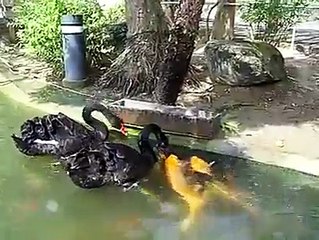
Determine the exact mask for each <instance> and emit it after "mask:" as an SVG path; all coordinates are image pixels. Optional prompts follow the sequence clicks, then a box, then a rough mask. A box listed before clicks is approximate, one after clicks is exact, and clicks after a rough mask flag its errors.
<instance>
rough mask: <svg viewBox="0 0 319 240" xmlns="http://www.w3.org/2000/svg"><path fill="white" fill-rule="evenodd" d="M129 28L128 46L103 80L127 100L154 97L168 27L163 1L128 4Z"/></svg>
mask: <svg viewBox="0 0 319 240" xmlns="http://www.w3.org/2000/svg"><path fill="white" fill-rule="evenodd" d="M125 6H126V19H127V24H128V33H127V37H128V40H127V44H126V48H125V50H124V51H123V53H122V54H121V55H120V56H119V57H118V58H117V59H116V60H115V62H114V63H113V64H112V65H111V67H110V69H109V70H108V71H107V72H106V73H105V74H104V75H103V76H102V77H101V79H100V82H102V87H108V88H112V89H115V90H119V91H121V92H122V95H124V96H133V95H137V94H139V93H149V94H150V93H152V92H153V91H154V88H155V82H156V81H155V73H156V72H157V69H158V63H160V62H161V61H162V58H163V49H162V44H163V42H165V41H166V39H167V37H168V26H167V23H166V18H165V15H164V12H163V10H162V7H161V4H160V0H125Z"/></svg>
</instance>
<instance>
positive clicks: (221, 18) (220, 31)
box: [210, 0, 236, 40]
mask: <svg viewBox="0 0 319 240" xmlns="http://www.w3.org/2000/svg"><path fill="white" fill-rule="evenodd" d="M225 3H236V0H219V3H218V5H217V11H216V15H215V19H214V25H213V29H212V31H211V35H210V39H211V40H213V39H216V40H222V39H223V40H232V39H233V38H234V23H235V12H236V6H225Z"/></svg>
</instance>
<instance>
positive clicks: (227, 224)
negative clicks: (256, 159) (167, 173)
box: [0, 95, 319, 240]
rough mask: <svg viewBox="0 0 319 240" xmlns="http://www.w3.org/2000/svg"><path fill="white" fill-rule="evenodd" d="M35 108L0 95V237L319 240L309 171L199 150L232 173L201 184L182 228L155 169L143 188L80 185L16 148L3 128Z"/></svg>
mask: <svg viewBox="0 0 319 240" xmlns="http://www.w3.org/2000/svg"><path fill="white" fill-rule="evenodd" d="M35 115H37V113H36V112H35V111H32V110H30V109H23V108H22V107H20V106H18V105H17V104H15V103H12V102H9V101H8V100H7V99H6V98H4V97H3V96H2V95H0V125H1V128H0V151H1V156H2V157H1V165H0V213H1V218H0V239H5V240H11V239H13V240H18V239H24V240H56V239H59V240H87V239H116V240H117V239H118V240H121V239H156V240H161V239H172V240H175V239H192V240H193V239H194V240H195V239H200V240H202V239H203V240H205V239H210V240H211V239H216V240H217V239H222V240H225V239H226V240H228V239H231V240H232V239H243V240H249V239H252V240H256V239H257V240H258V239H305V240H311V239H319V202H318V199H319V181H318V179H316V178H312V177H306V176H303V175H301V174H296V173H293V172H291V171H286V170H282V169H277V168H272V167H265V166H262V165H258V164H248V163H247V162H245V161H235V160H233V159H224V160H225V161H222V162H221V158H220V157H219V156H216V155H211V154H206V155H205V156H203V157H204V158H205V159H210V160H212V161H213V160H214V161H216V164H215V165H214V173H215V174H217V175H218V178H219V179H222V175H224V174H227V173H229V172H230V170H232V171H231V173H232V174H231V175H232V176H233V179H232V180H231V181H222V180H221V181H219V182H214V184H215V186H214V185H213V186H210V188H207V189H210V190H209V191H207V196H206V198H205V204H204V205H203V206H202V207H201V211H200V214H198V216H197V215H196V217H195V218H193V219H194V220H193V222H192V224H190V226H189V227H188V228H187V231H186V232H183V231H181V224H182V223H183V221H184V220H185V219H186V218H187V217H188V216H189V208H188V205H187V203H186V202H185V200H184V199H183V198H181V197H180V196H179V194H177V193H176V192H175V191H173V190H172V189H171V188H170V187H169V184H168V183H167V180H166V178H165V177H164V176H163V174H160V173H159V170H158V169H154V171H153V174H152V176H150V180H149V181H145V182H144V183H143V186H144V193H141V192H137V191H131V192H126V193H124V192H122V191H121V190H120V189H118V188H114V187H104V188H100V189H95V190H83V189H79V188H77V187H75V186H74V185H73V184H72V183H71V181H70V180H69V179H68V177H67V176H66V174H65V173H64V172H63V171H61V169H59V168H58V167H54V166H52V164H51V163H52V162H53V161H52V159H50V158H47V157H38V158H30V157H26V156H23V155H21V154H20V153H19V152H17V151H16V149H15V147H14V146H13V144H12V142H11V140H10V134H11V133H12V132H14V131H17V130H18V129H19V126H20V124H21V122H22V121H23V120H25V119H26V118H28V117H31V116H35ZM132 144H134V145H135V142H134V141H133V142H132ZM178 150H179V151H181V152H184V151H185V149H183V148H180V149H178ZM187 154H188V155H189V156H191V155H197V153H194V152H187ZM227 179H229V176H228V177H227ZM150 194H151V195H150Z"/></svg>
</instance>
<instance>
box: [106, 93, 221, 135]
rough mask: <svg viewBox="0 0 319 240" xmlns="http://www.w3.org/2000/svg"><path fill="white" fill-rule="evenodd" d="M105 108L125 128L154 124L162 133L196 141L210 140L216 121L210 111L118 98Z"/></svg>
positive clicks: (215, 128) (217, 124) (215, 131)
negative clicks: (188, 137) (187, 137)
mask: <svg viewBox="0 0 319 240" xmlns="http://www.w3.org/2000/svg"><path fill="white" fill-rule="evenodd" d="M107 107H108V108H109V109H110V110H111V111H113V112H115V113H116V114H117V115H118V116H119V117H121V118H122V119H123V120H124V122H125V125H127V126H128V127H137V128H141V127H143V126H144V125H146V124H149V123H156V124H157V125H159V126H160V127H161V128H162V129H163V130H164V131H165V132H168V133H171V134H175V135H182V136H190V137H196V138H204V139H212V138H213V137H214V136H216V135H217V134H218V130H219V126H220V122H219V120H216V119H214V118H213V116H212V115H213V114H212V113H211V112H207V111H204V110H200V109H196V108H184V107H176V106H165V105H161V104H157V103H151V102H144V101H137V100H130V99H121V100H118V101H115V102H113V103H110V104H108V105H107Z"/></svg>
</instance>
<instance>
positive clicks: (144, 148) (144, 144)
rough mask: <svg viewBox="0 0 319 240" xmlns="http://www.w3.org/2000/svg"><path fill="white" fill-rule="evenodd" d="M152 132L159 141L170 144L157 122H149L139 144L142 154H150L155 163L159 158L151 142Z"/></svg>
mask: <svg viewBox="0 0 319 240" xmlns="http://www.w3.org/2000/svg"><path fill="white" fill-rule="evenodd" d="M152 133H153V134H154V135H155V137H156V139H157V141H158V142H163V143H164V144H167V145H168V139H167V137H166V136H165V134H164V133H163V132H162V130H161V128H160V127H159V126H157V125H156V124H149V125H146V126H145V127H144V128H143V130H142V132H141V134H140V136H139V141H138V146H139V148H140V151H141V154H143V155H145V156H149V158H150V159H152V162H153V163H155V162H157V160H158V159H157V156H156V154H155V152H154V150H153V147H152V145H151V143H150V135H151V134H152Z"/></svg>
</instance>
